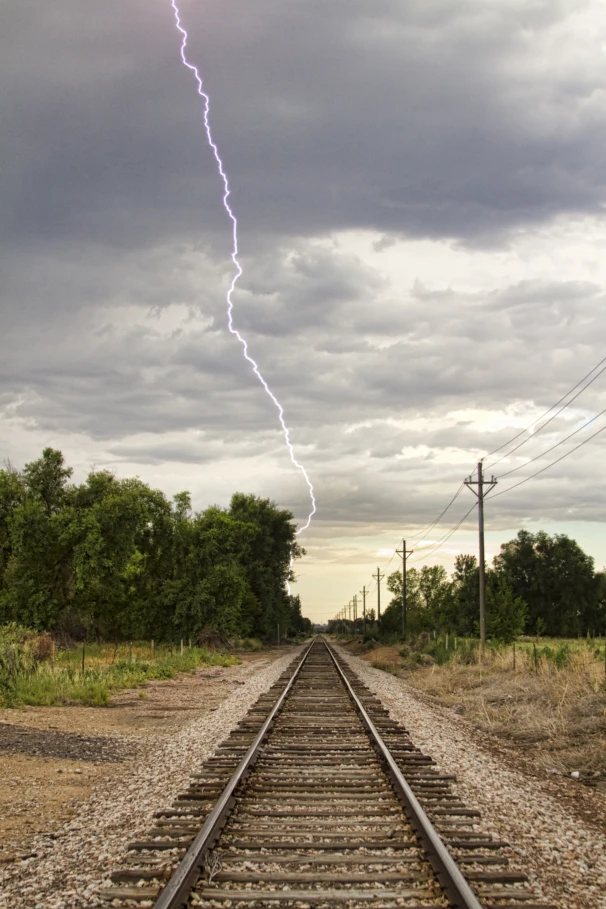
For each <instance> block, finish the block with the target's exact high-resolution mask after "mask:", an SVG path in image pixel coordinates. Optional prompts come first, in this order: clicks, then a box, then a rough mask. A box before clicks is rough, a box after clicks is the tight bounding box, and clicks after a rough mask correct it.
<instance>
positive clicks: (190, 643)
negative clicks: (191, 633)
mask: <svg viewBox="0 0 606 909" xmlns="http://www.w3.org/2000/svg"><path fill="white" fill-rule="evenodd" d="M189 649H190V650H191V638H190V639H189Z"/></svg>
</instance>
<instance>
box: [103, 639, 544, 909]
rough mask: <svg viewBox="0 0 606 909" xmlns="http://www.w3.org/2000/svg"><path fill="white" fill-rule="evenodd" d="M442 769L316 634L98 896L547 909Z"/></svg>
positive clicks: (317, 905) (245, 906)
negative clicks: (467, 805) (509, 862)
mask: <svg viewBox="0 0 606 909" xmlns="http://www.w3.org/2000/svg"><path fill="white" fill-rule="evenodd" d="M453 779H454V778H453V777H452V776H448V775H445V774H443V773H440V772H439V771H438V770H437V769H436V768H435V766H434V762H433V761H432V759H431V758H430V757H427V756H426V755H424V754H423V753H422V752H420V751H419V750H418V749H417V748H416V747H415V746H414V745H413V743H412V741H411V739H410V737H409V735H408V732H407V731H406V730H405V729H403V728H402V727H401V726H400V725H399V724H397V723H396V722H394V721H393V720H392V719H391V718H390V717H389V715H388V713H387V710H386V709H385V708H384V707H383V706H382V705H381V703H380V701H379V700H378V699H377V698H376V697H375V696H374V695H372V693H371V692H370V691H369V690H368V689H367V688H366V687H365V686H364V685H363V684H362V683H361V682H360V681H359V680H358V678H357V677H356V675H355V673H353V672H352V670H351V669H350V668H349V666H348V665H347V664H346V663H344V662H343V661H341V660H340V658H339V657H338V656H337V655H336V654H335V652H334V651H333V649H332V648H331V647H330V646H329V645H328V644H327V643H326V642H325V641H324V639H323V638H316V639H314V641H313V642H312V644H311V645H310V646H309V647H308V648H307V649H306V651H305V652H304V654H303V656H302V657H301V656H299V657H297V658H296V660H294V661H293V664H291V666H290V667H289V670H288V671H287V672H286V673H284V674H283V676H282V677H281V678H280V679H279V681H278V682H277V683H276V684H275V685H274V686H273V687H272V689H270V691H269V692H267V694H265V695H263V696H262V697H261V698H259V700H258V701H257V703H256V704H255V705H254V706H253V707H252V708H251V710H250V711H249V713H248V714H247V716H246V717H245V718H244V719H243V720H242V721H241V722H240V723H239V725H238V727H237V728H236V729H235V730H234V731H233V732H232V733H231V735H230V736H229V737H228V738H227V739H226V741H225V742H224V743H223V745H222V746H220V747H219V748H218V749H217V751H216V752H215V754H214V755H213V756H212V757H211V758H210V759H209V760H208V761H207V762H206V764H205V765H204V767H203V768H202V771H201V772H199V773H197V774H195V775H194V776H193V777H192V781H191V783H190V787H189V789H188V791H187V792H185V793H183V794H182V795H181V796H180V797H179V798H178V800H177V801H176V802H175V803H174V805H173V806H172V807H171V808H170V809H167V810H165V811H160V812H158V813H157V815H156V827H155V828H154V829H153V830H152V831H150V837H149V839H148V840H144V841H141V842H136V843H132V844H131V845H130V847H129V854H128V856H127V858H126V860H125V866H124V867H123V868H121V869H120V870H117V871H115V872H114V873H113V874H112V882H113V884H112V886H111V887H108V888H105V889H104V890H102V891H101V895H103V896H104V897H105V898H106V899H108V900H112V901H125V902H126V903H129V902H131V901H136V903H138V904H139V905H140V904H141V902H147V903H148V905H151V902H152V901H155V909H177V907H179V906H184V905H191V906H199V907H202V909H204V907H209V909H210V907H214V909H230V907H241V909H260V907H262V906H267V907H273V909H276V907H278V906H280V905H284V906H289V907H297V909H299V907H307V906H309V907H313V909H321V907H333V906H334V907H343V909H353V907H357V906H364V907H368V909H376V907H384V909H388V907H396V906H401V907H404V909H431V907H448V906H452V907H460V909H480V907H484V909H554V907H547V906H546V904H544V903H539V902H538V901H537V899H536V897H534V895H533V893H532V891H531V890H529V889H528V887H527V885H526V876H525V875H524V874H523V873H519V872H517V871H511V870H509V869H508V859H507V854H506V852H507V848H506V847H507V845H508V844H506V843H501V842H497V841H495V840H494V839H493V838H492V837H491V836H490V835H489V834H486V833H483V832H479V831H478V829H477V828H478V825H479V812H478V811H474V810H472V809H469V808H467V807H465V805H464V804H463V803H462V802H461V801H460V800H459V799H458V798H457V796H456V794H455V793H454V792H453V789H452V781H453ZM176 861H178V862H179V863H178V864H177V866H176V867H175V868H174V870H173V866H174V865H175V862H176ZM171 872H172V873H171ZM135 883H136V886H132V885H133V884H135ZM125 884H126V885H128V884H130V885H131V886H124V885H125ZM118 904H119V903H118V902H116V905H118Z"/></svg>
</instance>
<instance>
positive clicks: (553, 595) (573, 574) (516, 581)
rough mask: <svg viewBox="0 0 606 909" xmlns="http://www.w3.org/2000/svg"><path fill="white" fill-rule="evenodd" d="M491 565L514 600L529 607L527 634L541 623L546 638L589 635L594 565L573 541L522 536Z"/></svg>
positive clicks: (539, 535) (522, 533) (559, 536)
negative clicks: (501, 577)
mask: <svg viewBox="0 0 606 909" xmlns="http://www.w3.org/2000/svg"><path fill="white" fill-rule="evenodd" d="M493 564H494V569H495V571H496V572H497V574H499V575H503V576H504V577H505V578H506V579H507V583H508V584H509V586H510V587H511V589H512V591H513V594H514V596H515V597H520V599H522V600H524V602H525V603H526V604H527V618H526V630H527V631H529V632H534V631H536V628H537V621H538V620H539V619H540V620H541V625H542V627H544V629H545V631H546V633H547V634H548V635H553V636H564V637H566V636H571V635H572V636H574V635H576V634H579V633H580V634H584V633H585V632H586V631H588V630H590V629H589V628H588V622H589V621H591V617H592V616H593V614H594V612H595V607H596V601H597V597H598V586H599V585H598V584H597V583H596V580H595V572H594V563H593V559H592V558H591V557H590V556H588V555H587V554H586V553H585V552H583V550H582V549H581V547H580V546H579V544H578V543H577V542H576V541H575V540H572V539H571V538H570V537H568V536H566V535H565V534H555V535H554V536H549V535H548V534H547V533H545V531H539V532H538V533H536V534H532V533H530V532H529V531H527V530H520V531H519V533H518V535H517V537H516V538H515V539H514V540H510V541H509V542H508V543H504V544H503V545H502V546H501V551H500V553H499V554H498V555H497V556H496V557H495V559H494V562H493Z"/></svg>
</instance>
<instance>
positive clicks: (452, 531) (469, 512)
mask: <svg viewBox="0 0 606 909" xmlns="http://www.w3.org/2000/svg"><path fill="white" fill-rule="evenodd" d="M476 505H477V502H474V503H473V505H472V506H471V508H470V509H469V511H468V512H467V513H466V514H464V515H463V517H462V518H461V520H460V521H459V523H458V524H455V526H454V527H453V528H452V530H449V531H448V533H447V534H446V535H445V536H443V537H442V538H441V539H440V540H438V541H437V545H436V546H435V547H434V549H432V550H431V552H425V553H423V555H422V556H421V557H420V558H419V559H412V562H411V564H414V563H415V562H422V561H423V559H426V558H428V557H429V556H430V555H433V554H434V552H436V551H437V550H438V549H439V548H440V546H441V545H442V543H445V542H446V540H449V539H450V538H451V536H452V535H453V534H454V533H455V532H456V531H457V530H458V529H459V527H460V526H461V524H462V523H463V521H465V520H466V519H467V518H468V517H469V515H470V514H471V512H472V511H473V510H474V508H475V507H476Z"/></svg>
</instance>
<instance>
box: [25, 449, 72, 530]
mask: <svg viewBox="0 0 606 909" xmlns="http://www.w3.org/2000/svg"><path fill="white" fill-rule="evenodd" d="M72 474H73V470H72V468H71V467H65V459H64V457H63V455H62V453H61V452H60V451H57V450H56V449H55V448H45V449H44V451H43V452H42V457H41V458H38V460H37V461H31V462H30V463H29V464H26V465H25V467H24V468H23V481H24V483H25V486H26V487H27V489H28V491H29V493H30V494H31V495H32V496H33V497H34V498H35V499H36V500H38V501H40V502H42V503H43V506H44V510H45V511H46V514H47V515H48V516H49V517H50V515H52V514H56V513H57V512H58V511H59V510H60V508H61V505H62V503H63V499H64V497H65V493H66V490H67V481H68V480H69V478H70V477H71V475H72Z"/></svg>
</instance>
